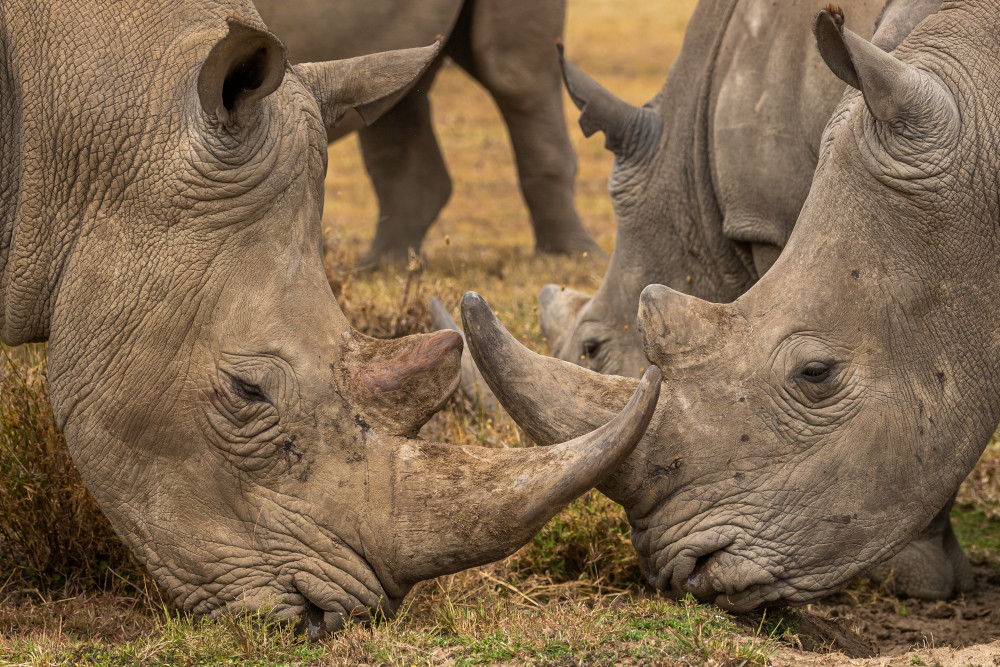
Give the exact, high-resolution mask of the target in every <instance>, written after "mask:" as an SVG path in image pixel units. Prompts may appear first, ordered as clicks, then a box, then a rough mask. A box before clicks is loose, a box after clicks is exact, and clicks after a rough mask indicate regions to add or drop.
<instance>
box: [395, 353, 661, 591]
mask: <svg viewBox="0 0 1000 667" xmlns="http://www.w3.org/2000/svg"><path fill="white" fill-rule="evenodd" d="M659 388H660V379H659V372H658V371H657V370H656V369H655V368H653V369H651V370H650V371H648V372H647V374H646V375H645V376H644V377H643V379H642V381H641V382H640V383H639V385H638V387H637V388H636V391H635V393H634V395H633V396H632V398H631V400H630V401H629V402H628V404H627V405H626V406H625V408H624V409H623V410H622V411H621V412H620V413H619V414H618V415H617V416H616V417H614V419H612V420H611V421H610V422H609V423H607V424H605V425H603V426H601V427H600V428H598V429H597V430H596V431H594V432H592V433H588V434H586V435H583V436H581V437H579V438H576V439H574V440H570V441H569V442H564V443H562V444H559V445H553V446H551V447H534V448H529V449H525V448H513V449H494V448H487V447H454V446H448V445H443V444H435V443H424V442H421V441H415V440H409V441H406V442H405V443H403V444H402V445H401V446H400V447H399V448H398V449H397V450H396V454H395V462H394V471H395V475H394V482H393V488H392V490H391V493H392V494H393V499H394V502H393V507H394V508H396V514H395V516H394V517H393V535H394V538H393V539H394V541H393V544H394V545H395V546H394V548H391V549H389V550H387V553H390V554H392V555H391V557H390V558H391V560H390V563H391V569H392V571H393V572H394V578H395V579H396V581H397V582H399V583H401V584H403V585H406V584H409V583H412V582H416V581H419V580H422V579H430V578H432V577H436V576H440V575H443V574H449V573H451V572H457V571H458V570H462V569H465V568H468V567H474V566H476V565H481V564H483V563H488V562H491V561H494V560H497V559H499V558H502V557H504V556H507V555H509V554H511V553H513V552H514V551H516V550H517V549H518V548H520V547H521V546H522V545H523V544H524V543H525V542H527V541H528V540H530V539H531V537H532V535H534V534H535V533H536V532H537V531H538V530H539V529H540V528H541V527H542V525H543V524H544V523H545V522H546V521H548V520H549V519H551V518H552V517H553V516H554V515H555V514H556V513H557V512H558V511H559V510H560V509H562V508H563V507H565V506H566V505H567V504H568V503H569V502H570V501H571V500H573V499H574V498H576V497H577V496H579V495H580V494H582V493H584V492H586V491H587V490H588V489H590V488H592V487H593V486H595V485H597V484H599V483H600V482H601V481H602V480H603V479H604V478H605V477H606V476H607V475H609V474H610V473H611V472H612V471H614V470H615V468H617V467H618V465H619V464H620V463H621V462H622V461H623V460H624V459H625V458H626V457H627V456H628V455H629V454H630V453H631V452H632V450H633V449H634V448H635V446H636V444H637V443H638V442H639V440H640V439H641V438H642V436H643V434H644V433H645V431H646V427H647V426H648V425H649V421H650V419H651V418H652V416H653V413H654V411H655V409H656V402H657V400H658V397H659ZM476 545H478V546H476Z"/></svg>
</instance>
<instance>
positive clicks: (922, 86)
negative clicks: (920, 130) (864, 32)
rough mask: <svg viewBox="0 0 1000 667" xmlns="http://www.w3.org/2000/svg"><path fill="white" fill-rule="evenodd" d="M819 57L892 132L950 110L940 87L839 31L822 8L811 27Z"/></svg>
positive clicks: (838, 17) (839, 22) (840, 20)
mask: <svg viewBox="0 0 1000 667" xmlns="http://www.w3.org/2000/svg"><path fill="white" fill-rule="evenodd" d="M813 33H814V34H815V35H816V44H817V46H819V52H820V55H821V56H823V60H825V61H826V64H827V66H829V68H830V70H831V71H832V72H833V73H834V74H836V75H837V77H838V78H839V79H840V80H841V81H843V82H844V83H846V84H847V85H849V86H851V87H853V88H857V89H858V90H860V91H861V94H862V95H863V96H864V99H865V104H866V105H867V106H868V110H869V111H871V114H872V116H874V117H875V118H876V119H877V120H880V121H882V122H884V123H888V124H889V127H890V128H892V129H893V130H899V129H900V128H901V127H902V126H906V125H911V124H914V123H920V122H923V121H926V120H928V113H925V112H931V113H930V115H933V112H934V109H935V108H936V107H938V106H939V105H938V104H937V103H939V102H943V103H944V104H943V105H942V106H941V107H940V108H950V107H951V106H953V102H952V103H948V100H947V99H945V98H947V97H950V96H949V95H948V94H947V93H945V91H944V90H943V89H942V86H941V84H940V83H938V82H936V81H932V80H931V77H930V76H929V75H928V74H927V73H926V72H923V71H921V70H919V69H917V68H916V67H913V66H912V65H908V64H907V63H904V62H903V61H901V60H899V59H898V58H896V57H895V56H893V55H891V54H889V53H886V52H885V51H883V50H882V49H880V48H879V47H877V46H875V45H874V44H872V43H871V42H869V41H868V40H866V39H864V38H862V37H859V36H858V35H856V34H854V33H853V32H851V31H850V30H847V29H846V28H844V14H843V12H842V11H840V9H839V8H836V7H830V8H828V9H824V10H823V11H821V12H820V13H819V14H818V15H817V16H816V22H815V23H814V24H813Z"/></svg>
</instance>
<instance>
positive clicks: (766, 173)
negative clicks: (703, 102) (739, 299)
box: [710, 0, 884, 274]
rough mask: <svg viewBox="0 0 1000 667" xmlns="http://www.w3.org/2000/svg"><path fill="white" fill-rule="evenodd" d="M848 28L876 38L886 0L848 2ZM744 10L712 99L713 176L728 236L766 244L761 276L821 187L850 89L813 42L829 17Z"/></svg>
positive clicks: (755, 6) (765, 1)
mask: <svg viewBox="0 0 1000 667" xmlns="http://www.w3.org/2000/svg"><path fill="white" fill-rule="evenodd" d="M841 4H844V5H845V9H846V10H847V11H846V16H847V22H848V24H849V25H848V27H849V28H850V29H851V30H853V31H854V32H856V33H858V34H860V35H862V36H864V37H866V38H867V37H871V35H872V33H873V32H874V28H875V21H876V19H877V18H878V15H879V13H880V12H881V10H882V5H883V4H884V2H883V1H882V0H847V1H846V2H844V3H841ZM790 5H791V6H787V7H783V8H782V10H781V11H776V10H775V7H774V4H773V3H772V2H770V1H769V0H741V2H740V3H739V5H738V6H737V8H736V11H735V12H734V14H733V18H732V20H731V21H730V23H729V26H728V29H727V30H726V34H725V38H724V40H723V42H722V46H721V49H720V51H719V56H718V61H717V65H716V67H717V69H716V76H715V78H714V81H713V83H712V90H711V93H710V94H711V100H710V109H711V113H710V115H711V121H710V122H711V146H712V150H711V152H710V154H711V156H712V166H713V170H712V175H713V179H714V185H715V191H716V194H717V197H718V202H719V209H720V211H721V213H722V216H723V220H724V222H723V233H724V234H725V236H726V238H728V239H730V240H731V241H733V242H735V243H742V244H747V245H748V246H751V245H754V244H766V245H769V246H771V247H773V248H774V249H775V252H774V253H763V261H762V259H761V256H758V255H757V254H755V260H756V262H755V269H756V271H757V273H758V274H762V273H763V272H764V271H766V270H767V269H768V268H769V266H770V263H771V262H773V260H774V259H775V258H776V256H777V253H776V251H777V250H780V249H781V248H783V247H784V245H785V242H786V241H787V240H788V235H789V234H790V233H791V231H792V227H793V226H794V224H795V220H796V218H797V217H798V214H799V210H800V209H801V208H802V203H803V202H804V201H805V198H806V195H807V194H808V192H809V186H810V184H811V182H812V174H813V171H814V170H815V168H816V160H817V156H818V154H819V142H820V137H821V135H822V133H823V128H824V126H825V125H826V122H827V120H829V118H830V114H831V113H832V112H833V109H834V107H835V106H836V105H837V103H838V102H839V101H840V98H841V97H842V96H843V92H844V85H843V84H842V83H841V82H840V81H839V80H837V78H836V77H835V76H834V75H833V74H832V73H831V72H830V70H829V69H828V68H827V67H826V66H825V65H824V63H823V61H822V59H821V58H820V55H819V51H818V50H817V49H816V46H815V40H814V38H813V35H812V22H813V18H814V17H815V14H816V12H817V10H818V9H819V7H818V6H817V5H816V3H813V2H795V3H790Z"/></svg>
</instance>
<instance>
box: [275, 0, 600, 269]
mask: <svg viewBox="0 0 1000 667" xmlns="http://www.w3.org/2000/svg"><path fill="white" fill-rule="evenodd" d="M255 4H256V6H257V9H258V10H260V13H261V15H262V16H263V17H264V20H265V21H266V22H267V24H268V26H270V28H271V29H272V30H274V32H275V34H277V35H278V36H279V37H280V38H281V39H282V40H284V42H285V44H286V45H287V46H288V47H289V50H290V56H291V58H292V59H293V60H299V61H315V60H330V59H334V58H349V57H353V56H358V55H362V54H365V53H371V52H373V51H383V50H386V49H398V48H404V47H413V46H419V45H423V44H428V43H430V42H431V41H433V40H434V36H435V35H439V34H440V35H444V36H445V46H444V51H443V52H442V54H441V56H440V58H438V60H436V61H435V62H434V64H433V65H431V67H430V68H429V69H428V71H427V72H426V73H425V74H424V76H423V78H422V79H421V80H420V81H419V82H417V83H416V85H414V86H413V88H412V89H411V90H409V92H408V93H407V94H406V95H405V96H403V97H402V99H400V100H399V102H398V103H397V104H396V105H395V107H394V108H393V109H392V110H390V111H389V112H388V113H386V115H385V116H384V117H383V118H382V119H381V120H380V121H379V122H378V123H376V124H375V125H374V126H372V127H371V128H368V129H365V130H362V131H361V132H360V137H361V151H362V154H363V155H364V160H365V167H366V169H367V170H368V173H369V175H370V176H371V179H372V183H373V184H374V186H375V194H376V196H377V197H378V203H379V218H378V226H377V228H376V231H375V238H374V240H373V241H372V244H371V247H370V248H369V250H368V251H367V252H366V253H365V254H364V255H363V256H362V257H361V258H360V259H359V260H358V264H357V266H359V267H367V266H371V265H373V264H375V263H377V262H378V261H380V260H390V261H392V260H399V259H406V257H407V252H408V249H409V248H413V249H415V250H420V245H421V243H422V242H423V239H424V235H425V234H426V233H427V229H428V228H429V227H430V225H431V223H433V222H434V220H435V219H436V218H437V215H438V213H439V212H440V211H441V209H442V208H443V207H444V205H445V203H446V202H447V201H448V198H449V196H450V195H451V179H450V177H449V176H448V170H447V167H446V166H445V163H444V158H443V156H442V155H441V149H440V148H439V147H438V143H437V139H436V138H435V136H434V129H433V127H432V125H431V109H430V103H429V101H428V99H427V93H428V91H429V90H430V87H431V85H432V84H433V82H434V77H435V75H436V74H437V71H438V69H439V68H440V66H441V64H442V62H443V60H444V57H445V56H448V57H450V58H451V59H452V60H454V61H455V62H456V63H458V64H459V65H460V66H461V67H462V68H463V69H464V70H465V71H466V72H468V73H469V74H470V75H471V76H472V77H473V78H474V79H476V81H478V82H479V83H481V84H482V85H483V86H484V87H485V88H486V90H487V91H489V93H490V95H491V96H492V97H493V99H494V100H495V101H496V104H497V106H498V107H499V109H500V113H501V114H503V118H504V122H505V123H506V125H507V129H508V131H509V133H510V140H511V144H512V145H513V148H514V155H515V158H516V161H517V171H518V176H519V179H520V185H521V192H522V194H523V195H524V199H525V201H526V203H527V205H528V210H529V212H530V214H531V223H532V226H533V227H534V231H535V243H536V248H537V250H538V251H540V252H551V253H563V254H579V253H582V252H584V251H588V252H591V253H595V252H596V253H599V254H600V253H602V251H601V249H600V248H599V247H598V246H597V244H596V243H594V241H593V239H591V237H590V235H589V234H588V233H587V231H586V230H585V229H584V228H583V225H582V224H581V223H580V219H579V217H578V216H577V213H576V209H575V207H574V204H573V179H574V177H575V175H576V154H575V153H574V152H573V147H572V144H571V143H570V139H569V135H568V134H567V132H566V122H565V119H564V116H563V106H562V84H561V83H560V75H559V63H558V60H557V58H556V54H555V49H554V48H553V47H554V45H555V43H556V41H557V40H558V39H559V38H560V36H561V35H562V32H563V23H564V20H565V14H566V2H565V0H557V1H555V2H543V3H537V2H530V1H527V0H516V1H515V2H510V1H504V0H477V1H476V2H471V1H470V2H462V0H420V1H419V2H418V1H414V0H351V1H349V2H342V1H337V0H301V1H299V2H284V1H282V0H257V1H256V2H255Z"/></svg>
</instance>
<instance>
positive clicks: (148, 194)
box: [0, 8, 659, 633]
mask: <svg viewBox="0 0 1000 667" xmlns="http://www.w3.org/2000/svg"><path fill="white" fill-rule="evenodd" d="M73 11H76V10H73ZM81 11H82V10H81ZM97 14H100V12H97ZM71 15H72V12H67V17H68V18H67V20H70V19H72V21H75V22H76V23H74V25H73V26H55V27H53V26H43V27H44V30H45V34H46V35H52V34H56V35H64V34H65V35H73V34H77V33H75V32H74V30H73V29H70V28H71V27H72V28H79V27H80V26H84V27H86V26H87V25H88V24H87V22H88V21H97V22H98V24H100V21H101V20H111V17H107V16H103V17H102V16H99V15H98V16H96V17H94V16H91V15H88V14H86V12H84V13H83V14H81V15H80V16H76V17H72V16H71ZM136 16H139V17H142V20H147V21H148V22H149V25H146V26H145V29H146V32H142V31H141V30H140V31H139V32H140V34H144V35H149V37H148V39H144V40H141V41H140V42H139V43H137V44H134V45H132V46H133V47H134V50H128V51H126V52H124V53H117V52H116V53H112V54H111V55H110V56H109V54H108V53H106V52H101V51H100V49H101V48H102V47H101V46H100V43H99V42H98V44H97V45H96V46H95V45H88V46H86V47H80V48H78V49H75V50H74V49H69V48H67V49H64V50H61V51H60V52H63V51H64V52H65V53H66V54H67V58H66V62H65V63H64V64H63V65H62V66H61V67H60V69H59V76H60V77H62V76H65V77H66V78H65V80H62V79H58V78H57V79H54V80H52V81H50V82H49V84H53V83H54V84H57V85H63V86H64V87H65V88H66V89H65V90H63V91H62V92H60V93H59V94H57V95H56V96H54V97H53V98H52V99H51V100H46V99H45V98H44V97H38V96H41V95H42V94H43V93H41V92H39V90H42V91H44V90H45V88H46V87H45V86H42V87H40V88H39V87H35V85H34V82H35V79H31V78H30V77H31V76H32V75H31V74H23V73H22V72H21V71H13V70H11V71H7V72H5V74H7V75H8V79H9V78H16V77H17V76H25V80H24V82H23V85H22V86H21V90H23V91H24V93H23V94H24V98H23V106H22V109H23V110H24V111H23V112H22V113H23V118H24V123H23V125H22V126H21V127H13V126H12V125H7V124H8V123H11V124H12V123H14V122H15V121H16V119H14V120H12V119H11V118H4V119H3V120H4V123H5V127H7V128H8V129H10V130H11V131H12V132H17V131H20V132H22V135H21V136H22V141H21V144H20V145H21V146H23V153H22V155H21V161H22V164H23V165H24V169H23V170H22V171H21V172H20V173H18V174H17V175H16V178H15V179H14V180H13V182H15V183H16V184H17V187H19V188H20V192H21V193H22V194H21V199H20V204H19V206H20V208H19V209H18V210H16V211H13V213H14V214H15V215H14V217H13V220H14V223H13V225H12V226H11V227H9V228H7V229H5V230H4V232H5V234H4V235H3V236H2V237H0V238H3V239H4V241H5V242H7V241H9V243H5V245H4V247H3V248H2V249H3V251H4V253H3V255H2V257H0V258H2V259H3V261H2V262H0V269H2V277H3V282H2V286H3V291H2V294H0V327H2V333H3V339H4V341H5V342H7V343H9V344H18V343H21V342H25V341H28V340H44V339H48V340H49V373H50V380H51V393H52V400H53V407H54V412H55V415H56V418H57V422H58V425H59V427H60V428H61V429H63V431H64V432H65V435H66V439H67V442H68V444H69V447H70V450H71V453H72V456H73V460H74V462H75V464H76V465H77V467H78V469H79V471H80V474H81V476H82V478H83V480H84V482H85V483H86V485H87V487H88V489H89V490H90V491H91V492H92V493H93V495H94V497H95V498H96V500H97V502H98V503H99V505H100V506H101V508H102V510H103V511H104V512H105V513H106V514H107V516H108V518H109V519H110V521H111V523H112V525H113V526H114V528H115V530H116V531H117V533H118V534H119V535H120V536H121V537H122V539H123V540H124V541H125V542H126V543H127V544H128V545H129V546H130V547H131V548H132V549H133V551H134V552H135V553H136V554H137V555H138V556H139V558H140V559H141V560H142V561H143V562H144V563H145V564H146V565H147V566H148V568H149V570H150V571H151V572H152V574H153V575H154V577H155V578H156V580H157V582H158V583H159V584H161V585H162V586H163V587H164V588H165V589H166V590H167V591H168V593H169V594H170V595H171V596H172V597H173V599H174V600H175V601H176V603H177V604H178V605H179V606H180V607H182V608H184V609H187V610H192V611H194V612H196V613H209V614H213V615H216V614H222V613H228V612H232V611H240V610H243V609H245V608H255V607H257V606H259V605H262V604H272V605H275V610H276V612H277V613H278V614H279V615H280V616H282V617H288V618H296V617H297V618H303V619H305V621H307V622H308V625H309V628H310V630H311V631H312V632H313V633H316V632H319V631H321V630H323V629H326V630H333V629H336V628H338V627H339V626H340V625H341V624H343V623H344V621H345V619H347V618H349V617H351V616H357V617H361V618H364V617H367V616H369V615H371V614H379V613H381V614H387V613H391V612H392V611H393V610H394V609H395V608H396V606H397V605H398V603H399V602H400V600H401V598H402V597H403V596H404V595H405V594H406V592H407V591H408V590H409V588H410V587H411V586H412V585H413V584H414V583H415V582H417V581H419V580H422V579H426V578H430V577H434V576H437V575H440V574H445V573H449V572H454V571H457V570H459V569H462V568H465V567H469V566H472V565H476V564H481V563H484V562H488V561H491V560H495V559H497V558H500V557H502V556H504V555H507V554H509V553H511V552H513V551H514V550H515V549H516V548H518V547H519V546H520V545H521V544H523V543H524V542H526V541H527V540H528V539H530V537H531V536H532V535H533V533H534V532H535V531H536V530H537V529H538V528H539V527H540V526H541V525H542V523H543V522H545V521H546V520H548V518H550V517H551V516H552V515H553V514H554V513H555V512H556V511H558V509H559V508H560V507H561V506H563V505H565V504H566V503H568V502H569V501H570V500H571V499H572V498H573V497H575V496H576V495H578V494H580V493H582V492H584V491H585V490H586V489H587V488H588V487H590V486H592V485H593V484H595V483H596V482H597V481H599V479H600V478H601V477H602V476H603V475H604V474H605V473H606V472H607V471H609V470H611V469H613V468H614V466H615V465H617V463H619V462H620V460H622V459H623V458H624V456H626V455H627V454H628V453H629V452H630V451H631V448H632V447H633V446H634V444H635V443H636V442H637V441H638V438H639V436H640V435H641V432H642V430H643V429H644V428H645V425H646V424H647V423H648V419H649V418H650V416H651V415H652V410H653V407H654V405H655V401H656V395H657V392H658V386H659V382H658V381H649V382H647V384H648V386H647V387H646V388H645V389H644V390H643V391H642V392H641V393H640V395H638V396H637V397H636V402H635V404H634V405H633V406H632V407H631V408H629V409H628V410H626V411H625V413H623V415H622V416H621V417H620V418H619V419H617V420H615V421H614V422H613V423H611V424H609V425H607V426H606V427H605V428H603V429H602V430H600V431H598V432H596V433H595V434H592V435H588V436H586V437H584V438H581V439H578V440H575V441H573V442H568V443H566V444H564V445H560V446H557V447H553V448H545V449H531V450H516V449H487V448H480V447H450V446H447V445H445V444H440V443H434V442H426V441H423V440H421V439H419V438H417V437H416V434H417V431H418V430H419V429H420V427H421V426H422V425H423V424H424V423H425V422H426V421H427V420H428V419H429V418H430V417H431V416H432V415H433V414H434V413H435V412H436V411H437V410H438V409H440V408H441V406H442V405H443V404H444V403H445V401H446V400H447V399H448V397H449V396H450V395H451V393H452V392H453V391H454V389H455V387H456V385H457V383H458V380H459V364H460V357H461V352H462V340H461V336H460V335H459V334H458V333H456V332H439V333H436V334H429V335H418V336H410V337H407V338H403V339H400V340H393V341H384V340H375V339H372V338H368V337H366V336H363V335H361V334H359V333H357V332H356V331H354V330H353V329H352V328H351V326H350V325H349V323H348V322H347V320H346V318H345V317H344V315H343V313H342V312H341V310H340V308H339V307H338V305H337V302H336V301H335V300H334V296H333V294H332V292H331V290H330V287H329V285H328V283H327V281H326V279H325V276H324V271H323V266H322V259H321V256H322V252H321V250H322V248H321V246H322V238H321V229H320V219H321V214H322V205H323V194H324V193H323V181H324V173H325V168H326V163H325V160H326V135H327V129H328V128H330V127H332V126H334V125H335V124H336V123H337V122H338V121H339V120H340V118H342V117H343V116H344V115H345V113H347V112H348V111H349V110H354V111H356V112H358V114H359V115H360V116H361V117H362V118H363V119H365V120H366V121H368V122H370V121H371V120H372V119H374V118H375V117H377V116H378V114H379V113H380V112H381V111H383V110H384V109H385V108H387V106H389V105H391V102H392V100H393V97H394V96H395V95H397V94H398V93H399V91H400V90H402V89H404V88H405V87H406V86H407V85H408V84H410V82H412V81H413V80H414V79H415V78H416V77H418V76H419V75H420V73H421V72H422V71H423V70H424V69H425V68H426V67H427V65H428V64H429V63H430V62H431V61H432V60H433V58H434V57H435V56H436V55H437V53H438V50H439V48H438V46H433V47H428V48H422V49H411V50H406V51H398V52H391V53H383V54H376V55H372V56H366V57H363V58H357V59H352V60H346V61H337V62H328V63H314V64H304V65H299V66H295V67H289V66H288V64H287V63H286V61H285V57H284V49H283V47H282V45H281V43H280V42H279V41H278V40H277V39H276V38H275V37H274V36H273V35H271V34H270V33H268V32H267V31H266V29H265V28H264V27H263V26H262V25H261V24H260V23H259V20H258V19H256V18H255V15H254V14H253V13H252V8H245V15H244V16H242V17H240V18H234V17H233V16H228V17H211V16H210V17H205V16H203V15H200V14H199V15H198V17H197V18H196V19H192V18H190V17H188V18H187V19H185V21H182V22H179V23H178V25H174V26H172V27H171V28H170V31H169V35H167V37H166V38H164V37H163V36H162V35H158V34H157V32H156V31H157V30H158V29H162V28H163V26H164V25H168V26H169V25H171V24H170V19H171V18H175V17H172V15H170V14H169V12H168V11H167V10H165V9H164V10H160V11H159V13H157V12H146V11H142V12H138V11H137V12H136ZM227 18H228V21H227ZM137 20H138V19H137ZM91 27H93V26H91ZM30 30H31V28H30V27H26V28H25V29H24V30H23V31H22V34H24V35H29V36H30V35H31V32H30ZM81 30H82V29H81ZM78 32H79V31H78ZM83 32H86V31H85V30H83ZM95 34H96V33H95ZM4 46H5V47H8V46H11V44H4ZM18 46H19V44H18V43H16V42H15V43H13V46H11V49H12V50H13V51H16V50H17V49H18ZM58 47H59V45H58V44H56V45H53V48H58ZM41 51H42V50H38V49H35V50H34V51H32V50H30V49H29V50H25V51H24V53H26V54H29V55H24V54H19V56H20V57H22V58H24V59H26V60H25V61H24V62H23V64H24V65H25V67H24V71H26V72H33V73H36V74H35V75H36V76H37V75H38V73H41V72H46V71H48V70H47V69H46V68H44V67H41V66H38V65H37V64H33V63H32V62H31V61H30V57H31V56H30V54H32V53H36V54H37V53H40V52H41ZM92 58H99V59H100V60H101V62H102V63H106V64H107V71H106V72H103V73H101V74H95V73H94V71H93V70H92V69H91V66H90V63H91V60H90V59H92ZM13 62H19V63H20V62H21V61H17V60H16V59H14V60H13ZM2 63H3V60H2V59H0V64H2ZM80 82H82V83H80ZM74 85H76V86H78V87H79V88H80V89H82V90H84V92H85V94H84V95H74V94H72V93H73V90H74V89H73V86H74ZM80 100H86V101H87V104H88V106H87V108H86V109H81V108H80V107H79V106H75V107H74V106H73V105H74V104H77V105H79V102H80ZM47 101H48V102H51V104H49V105H48V106H46V105H45V104H44V103H45V102H47ZM46 109H47V110H49V111H51V114H52V115H51V117H52V118H55V119H59V118H63V119H65V118H74V119H78V121H76V122H77V123H80V124H82V123H88V122H89V123H91V125H89V126H88V125H84V126H82V127H81V126H80V125H79V124H73V123H62V124H60V123H51V124H47V123H48V118H47V117H46V118H39V117H38V116H40V115H41V114H43V112H44V110H46ZM32 114H34V115H32ZM123 121H125V122H123ZM40 127H42V128H48V129H50V131H51V132H53V133H54V134H53V135H46V134H44V131H43V130H42V129H39V128H40ZM52 145H55V146H56V147H58V148H59V150H60V151H62V150H65V155H64V154H63V153H59V154H58V155H57V156H56V157H53V158H51V159H48V158H49V157H50V156H49V155H48V154H46V153H45V149H46V148H47V147H48V146H52ZM59 156H63V158H64V159H63V161H62V162H60V161H59V159H58V158H59ZM4 164H5V165H6V164H8V163H7V162H6V161H5V162H4ZM2 176H3V177H4V180H3V181H2V182H3V183H8V182H11V181H9V180H7V178H8V177H9V174H3V175H2ZM45 183H59V184H65V185H64V186H60V188H56V189H55V190H52V189H49V190H46V189H44V188H43V187H42V186H43V185H44V184H45ZM63 187H65V190H63V189H61V188H63ZM7 192H8V191H7V190H6V189H3V194H4V196H5V197H6V194H7ZM3 201H4V203H5V204H6V202H7V200H6V198H5V199H4V200H3ZM38 202H41V203H42V206H40V207H38V208H37V209H32V208H31V207H32V206H36V205H37V203H38ZM37 211H41V212H42V213H41V214H40V215H33V214H32V213H34V212H37ZM11 212H12V209H7V208H6V206H5V207H4V209H3V210H0V213H3V215H2V216H0V221H4V223H5V225H6V224H7V221H8V220H10V219H12V218H11V217H8V214H9V213H11ZM656 375H657V372H656V371H655V369H653V370H652V371H651V376H650V377H651V378H653V379H655V376H656Z"/></svg>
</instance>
